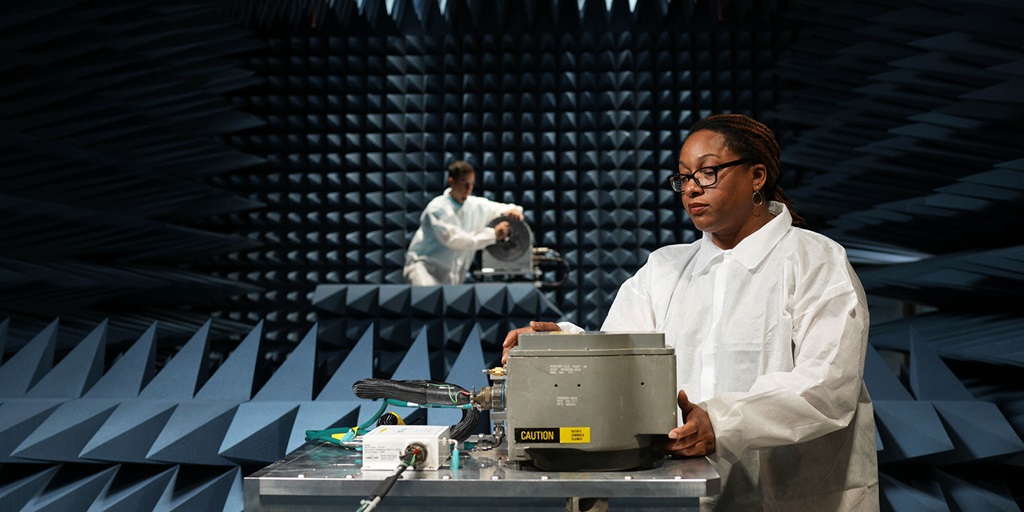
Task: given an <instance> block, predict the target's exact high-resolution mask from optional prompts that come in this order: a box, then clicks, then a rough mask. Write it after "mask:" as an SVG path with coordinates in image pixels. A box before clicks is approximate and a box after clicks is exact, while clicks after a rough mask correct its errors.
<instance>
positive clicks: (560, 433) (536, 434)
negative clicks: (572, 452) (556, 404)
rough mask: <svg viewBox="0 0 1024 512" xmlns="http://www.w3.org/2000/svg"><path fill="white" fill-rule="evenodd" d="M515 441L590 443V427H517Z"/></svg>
mask: <svg viewBox="0 0 1024 512" xmlns="http://www.w3.org/2000/svg"><path fill="white" fill-rule="evenodd" d="M515 440H516V442H517V443H556V444H581V443H590V427H561V428H517V429H515Z"/></svg>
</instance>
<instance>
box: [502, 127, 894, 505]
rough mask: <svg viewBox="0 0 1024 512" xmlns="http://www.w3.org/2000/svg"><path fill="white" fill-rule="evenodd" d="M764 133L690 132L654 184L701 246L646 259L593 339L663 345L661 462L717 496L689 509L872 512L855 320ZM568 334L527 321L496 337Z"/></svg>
mask: <svg viewBox="0 0 1024 512" xmlns="http://www.w3.org/2000/svg"><path fill="white" fill-rule="evenodd" d="M779 172H780V149H779V145H778V143H777V142H776V140H775V137H774V135H773V134H772V132H771V131H770V130H769V129H768V128H767V127H766V126H764V125H763V124H761V123H759V122H757V121H755V120H753V119H751V118H749V117H746V116H742V115H737V114H726V115H716V116H710V117H707V118H705V119H702V120H700V121H698V122H697V123H696V124H695V125H694V126H693V127H692V128H691V130H690V133H689V136H688V137H687V139H686V141H685V143H684V144H683V146H682V149H681V150H680V152H679V170H678V173H677V174H673V175H672V176H670V177H669V184H670V185H671V187H672V188H673V189H674V190H675V191H676V192H679V193H680V194H681V196H682V203H683V207H684V208H685V211H686V213H687V214H688V215H689V217H690V219H692V221H693V224H694V226H696V227H697V228H698V229H700V230H701V231H702V232H703V237H702V238H701V239H700V240H697V241H696V242H693V243H690V244H681V245H672V246H667V247H663V248H661V249H658V250H657V251H655V252H653V253H651V255H650V257H649V259H648V261H647V263H646V264H645V265H644V266H643V267H642V268H641V269H640V270H639V271H638V272H637V273H636V274H635V275H634V276H633V277H631V278H630V279H628V280H627V281H626V282H624V283H623V284H622V286H621V287H620V288H619V290H618V294H617V295H616V297H615V300H614V301H613V303H612V306H611V308H610V310H609V312H608V316H607V317H606V319H605V321H604V324H603V326H602V327H601V330H602V331H659V332H664V333H665V339H666V343H667V344H668V345H669V346H672V347H674V348H675V351H676V364H677V375H678V377H677V378H678V384H679V388H680V391H679V393H678V403H679V407H680V415H681V417H682V419H683V422H682V426H680V427H677V428H675V429H673V430H672V431H671V432H669V433H668V437H669V440H668V442H667V444H666V445H665V446H664V447H663V449H664V450H665V451H666V453H668V454H669V455H672V456H685V457H696V456H707V457H708V458H709V460H711V462H712V463H713V464H714V465H715V467H716V469H717V470H718V473H719V474H720V475H721V476H722V492H721V493H720V494H719V495H717V496H714V497H710V498H703V499H702V501H701V509H702V510H730V511H733V510H735V511H750V510H765V511H767V510H771V511H781V510H786V511H800V512H806V511H828V512H834V511H845V510H850V511H875V510H878V509H879V495H878V463H877V458H876V447H875V424H874V413H873V409H872V405H871V399H870V397H869V396H868V392H867V388H866V387H865V385H864V381H863V376H864V358H865V353H866V350H867V338H868V308H867V304H866V298H865V295H864V291H863V289H862V287H861V284H860V281H859V279H858V278H857V276H856V274H855V273H854V271H853V268H852V267H851V266H850V263H849V261H848V260H847V257H846V252H845V250H844V249H843V247H842V246H840V245H839V244H838V243H836V242H834V241H832V240H830V239H828V238H826V237H825V236H823V235H820V234H818V233H814V232H811V231H807V230H804V229H801V228H798V227H796V225H798V224H802V219H801V218H800V217H799V216H798V215H796V214H795V213H794V212H793V205H792V202H791V201H790V200H789V198H787V197H786V195H785V194H784V193H783V191H782V189H781V188H779V186H778V183H779ZM553 330H574V331H579V330H581V329H580V328H579V327H577V326H575V325H573V324H571V323H567V322H566V323H560V324H555V323H552V322H531V325H530V326H529V327H524V328H520V329H515V330H513V331H511V332H509V334H508V336H507V337H506V339H505V342H504V346H505V354H504V355H503V360H504V359H507V357H508V351H509V350H510V349H511V348H512V347H514V346H515V345H516V344H517V342H518V336H519V334H521V333H524V332H538V331H553Z"/></svg>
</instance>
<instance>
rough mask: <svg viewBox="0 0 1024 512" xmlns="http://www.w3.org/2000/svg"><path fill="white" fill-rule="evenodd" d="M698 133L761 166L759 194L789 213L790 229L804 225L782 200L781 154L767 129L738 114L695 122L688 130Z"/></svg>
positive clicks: (787, 203) (786, 200) (785, 198)
mask: <svg viewBox="0 0 1024 512" xmlns="http://www.w3.org/2000/svg"><path fill="white" fill-rule="evenodd" d="M701 130H708V131H712V132H715V133H717V134H719V135H721V136H722V137H723V138H725V145H726V146H727V147H728V148H729V149H731V150H732V151H733V152H735V153H736V154H737V155H739V156H740V158H744V159H748V160H751V161H753V162H755V163H759V164H762V165H764V166H765V168H766V169H767V170H768V172H767V176H766V177H765V181H764V189H763V190H762V191H761V193H762V194H764V197H765V199H767V200H768V201H778V202H780V203H782V204H784V205H786V208H788V209H789V214H790V215H792V216H793V225H794V226H800V225H802V224H804V219H803V217H801V216H799V215H797V213H796V211H794V209H793V201H792V200H790V199H789V197H787V196H786V193H785V192H783V191H782V187H780V186H779V172H780V171H781V167H782V162H781V150H780V149H779V143H778V142H777V141H776V140H775V134H773V133H772V131H771V130H770V129H768V127H767V126H765V125H763V124H761V123H760V122H758V121H755V120H754V119H751V118H749V117H747V116H745V115H742V114H717V115H713V116H708V117H705V118H704V119H701V120H700V121H697V122H696V123H694V124H693V126H692V127H691V128H690V133H691V134H694V133H697V132H699V131H701Z"/></svg>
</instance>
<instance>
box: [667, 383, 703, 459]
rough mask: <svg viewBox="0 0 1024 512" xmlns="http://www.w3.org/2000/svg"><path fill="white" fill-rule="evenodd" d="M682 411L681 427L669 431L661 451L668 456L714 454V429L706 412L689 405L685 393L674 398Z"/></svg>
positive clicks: (681, 391)
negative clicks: (667, 439)
mask: <svg viewBox="0 0 1024 512" xmlns="http://www.w3.org/2000/svg"><path fill="white" fill-rule="evenodd" d="M676 400H677V401H678V403H679V408H680V409H682V411H683V425H682V426H680V427H676V428H674V429H672V430H670V431H669V433H668V438H669V441H668V443H666V444H665V445H664V446H662V450H663V451H664V452H665V453H668V454H669V455H682V456H686V457H700V456H704V455H708V454H711V453H714V452H715V429H714V427H712V426H711V417H710V416H708V413H707V411H705V410H704V409H701V408H700V407H697V406H696V405H694V404H692V403H690V399H689V398H687V396H686V391H683V390H679V395H678V396H677V397H676Z"/></svg>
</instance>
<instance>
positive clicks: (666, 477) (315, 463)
mask: <svg viewBox="0 0 1024 512" xmlns="http://www.w3.org/2000/svg"><path fill="white" fill-rule="evenodd" d="M459 460H460V461H461V463H460V467H459V468H458V469H454V470H453V469H451V468H449V467H445V468H442V469H439V470H435V471H411V470H408V471H406V472H405V473H403V474H402V479H401V480H400V481H399V482H397V483H396V485H395V486H394V488H392V489H391V492H390V493H389V494H388V495H389V496H418V497H455V496H464V495H467V494H472V495H473V496H477V497H504V498H509V497H512V498H514V497H519V496H529V497H535V498H537V497H562V498H565V497H571V496H603V497H610V498H611V497H619V498H695V497H700V496H707V495H711V494H717V493H718V492H719V489H720V485H721V483H720V478H719V476H718V473H716V472H715V470H714V468H713V467H712V466H711V464H710V463H709V462H708V461H707V459H705V458H703V457H701V458H694V459H666V460H664V461H663V462H662V463H660V464H659V465H658V467H655V468H654V469H648V470H636V471H604V472H597V471H593V472H591V471H576V472H548V471H539V470H537V469H535V468H532V467H523V468H521V469H517V468H516V467H515V464H512V463H509V462H508V460H507V459H506V452H505V451H504V450H503V449H501V448H498V449H494V450H488V451H471V452H462V453H461V457H460V458H459ZM360 464H361V459H360V452H358V451H355V450H351V449H345V448H341V447H339V446H336V445H333V444H329V443H317V442H309V443H306V444H304V445H303V446H301V447H300V448H299V449H297V450H296V451H294V452H292V454H290V455H289V456H287V457H285V458H284V459H282V460H279V461H277V462H274V463H272V464H271V465H269V466H267V467H265V468H263V469H261V470H259V471H257V472H256V473H253V474H252V475H250V476H248V477H246V478H245V483H244V486H245V488H246V489H245V492H246V494H247V495H253V494H258V495H261V496H264V495H277V496H367V495H369V494H370V493H371V492H372V491H373V490H374V489H375V488H376V487H377V485H378V484H379V483H380V481H381V480H383V479H385V478H387V477H388V476H390V475H391V471H362V469H361V467H360Z"/></svg>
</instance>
